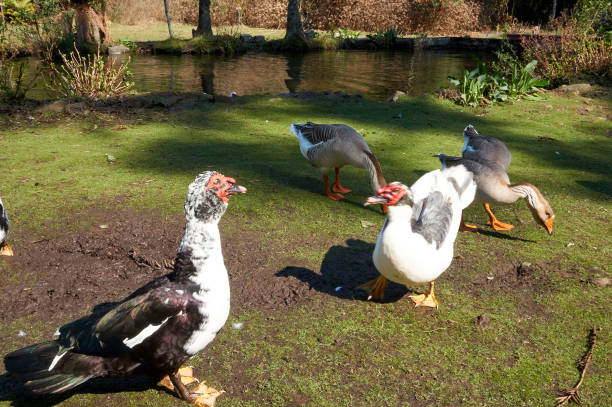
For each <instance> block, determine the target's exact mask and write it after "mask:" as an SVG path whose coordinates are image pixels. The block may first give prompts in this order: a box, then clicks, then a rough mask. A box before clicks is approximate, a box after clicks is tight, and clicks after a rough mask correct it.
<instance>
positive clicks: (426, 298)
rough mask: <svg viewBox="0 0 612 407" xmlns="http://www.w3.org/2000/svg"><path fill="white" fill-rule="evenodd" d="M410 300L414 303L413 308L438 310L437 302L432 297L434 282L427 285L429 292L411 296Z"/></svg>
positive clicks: (433, 296) (434, 297)
mask: <svg viewBox="0 0 612 407" xmlns="http://www.w3.org/2000/svg"><path fill="white" fill-rule="evenodd" d="M410 299H411V300H412V302H414V306H415V307H431V308H438V301H437V300H436V296H435V295H434V282H433V281H432V282H431V283H429V292H427V293H425V294H417V295H411V296H410Z"/></svg>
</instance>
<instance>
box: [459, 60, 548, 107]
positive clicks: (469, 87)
mask: <svg viewBox="0 0 612 407" xmlns="http://www.w3.org/2000/svg"><path fill="white" fill-rule="evenodd" d="M537 63H538V62H537V61H536V60H533V61H531V62H529V63H528V64H526V65H525V66H521V65H520V64H519V63H517V62H511V66H510V67H509V68H508V71H509V72H510V75H509V76H510V79H506V77H505V76H504V75H503V73H502V70H501V69H499V70H497V71H495V72H494V73H489V72H488V70H487V66H486V65H485V64H484V63H482V62H480V63H479V64H478V67H477V68H475V69H473V70H472V71H468V70H467V69H464V70H463V76H462V78H460V79H457V78H454V77H452V76H449V77H448V79H449V81H450V83H451V84H452V85H454V86H456V87H457V90H458V92H459V96H458V98H457V102H458V103H460V104H462V105H467V106H472V107H476V106H479V105H487V104H490V103H495V102H505V101H507V100H508V99H519V98H521V97H524V98H526V99H537V98H539V96H538V95H537V93H538V91H539V88H540V87H544V86H548V84H549V83H548V81H545V80H540V79H538V78H536V77H534V76H533V72H534V70H535V67H536V65H537Z"/></svg>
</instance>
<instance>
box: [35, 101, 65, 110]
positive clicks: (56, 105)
mask: <svg viewBox="0 0 612 407" xmlns="http://www.w3.org/2000/svg"><path fill="white" fill-rule="evenodd" d="M64 106H65V103H64V102H63V101H61V100H56V101H54V102H51V103H47V104H44V105H42V106H39V107H37V108H36V109H34V112H36V113H47V112H54V113H59V112H63V111H64Z"/></svg>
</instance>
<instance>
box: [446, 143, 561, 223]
mask: <svg viewBox="0 0 612 407" xmlns="http://www.w3.org/2000/svg"><path fill="white" fill-rule="evenodd" d="M436 156H437V157H438V158H439V159H440V162H441V163H442V167H443V168H447V167H453V166H457V165H463V166H465V167H466V168H467V169H468V170H469V171H470V172H472V173H473V174H474V180H475V181H476V185H477V187H478V189H477V191H476V201H479V202H482V203H483V206H484V209H485V211H486V212H487V214H488V215H489V222H490V224H491V226H492V227H493V228H494V229H495V230H497V231H504V230H510V229H512V228H514V226H513V225H511V224H508V223H504V222H500V221H499V220H498V219H497V218H496V217H495V215H494V214H493V212H492V211H491V207H490V202H495V203H503V204H511V203H514V202H516V201H518V200H519V199H524V200H525V202H526V203H527V207H528V208H529V210H530V211H531V214H532V216H533V218H534V219H535V221H536V222H537V223H538V224H539V225H541V226H542V227H544V228H545V229H546V231H547V232H548V233H549V234H552V230H553V221H554V220H555V215H554V212H553V210H552V208H551V206H550V204H549V203H548V201H547V200H546V199H545V198H544V195H542V193H541V192H540V190H539V189H538V188H537V187H535V186H534V185H532V184H528V183H518V184H511V183H510V179H509V178H508V174H507V173H506V171H505V170H504V168H503V166H502V165H501V164H499V163H497V162H494V161H489V160H486V159H482V158H481V159H479V160H475V159H467V158H462V157H452V156H447V155H444V154H437V155H436ZM462 230H464V231H467V230H476V226H473V225H467V224H465V222H462Z"/></svg>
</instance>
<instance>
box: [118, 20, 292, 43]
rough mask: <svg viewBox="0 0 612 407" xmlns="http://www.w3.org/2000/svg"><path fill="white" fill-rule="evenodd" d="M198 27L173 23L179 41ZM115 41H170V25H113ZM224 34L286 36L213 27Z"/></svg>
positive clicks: (243, 28) (241, 27) (277, 32)
mask: <svg viewBox="0 0 612 407" xmlns="http://www.w3.org/2000/svg"><path fill="white" fill-rule="evenodd" d="M195 28H196V27H195V26H193V25H190V24H182V23H172V32H173V34H174V37H175V38H177V39H183V40H188V39H191V38H192V35H191V30H194V29H195ZM110 30H111V34H112V37H113V40H115V41H118V40H129V41H134V42H145V41H164V40H166V39H168V37H169V35H168V25H167V24H166V23H165V22H157V23H153V24H146V25H127V24H119V23H112V24H111V26H110ZM224 33H234V34H250V35H252V36H255V35H264V36H265V37H266V39H268V40H270V39H279V38H283V37H284V36H285V30H269V29H265V28H256V27H247V26H244V25H238V26H231V27H230V26H228V27H213V34H215V35H219V34H224Z"/></svg>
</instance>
